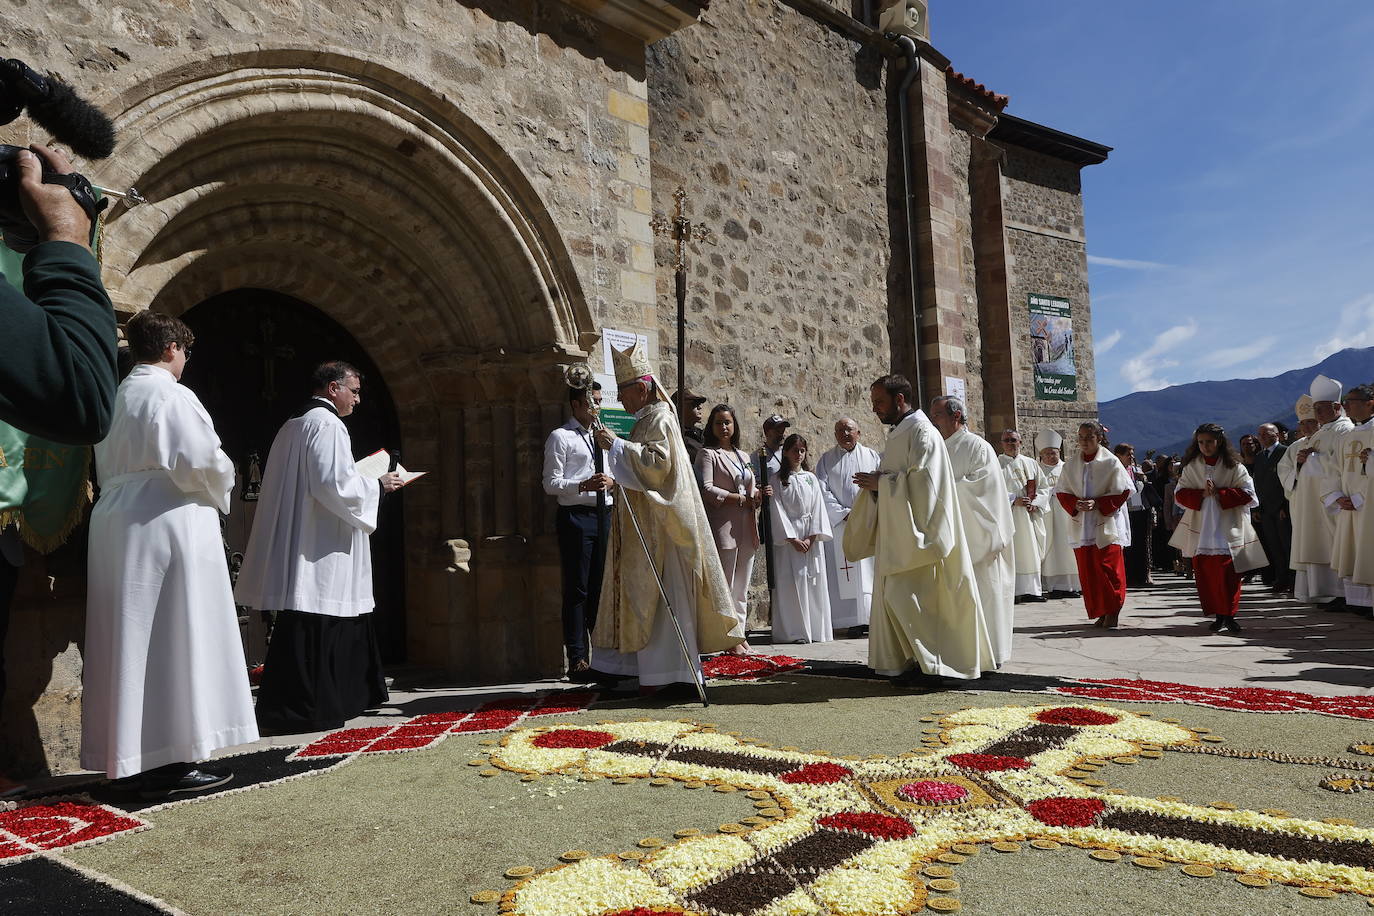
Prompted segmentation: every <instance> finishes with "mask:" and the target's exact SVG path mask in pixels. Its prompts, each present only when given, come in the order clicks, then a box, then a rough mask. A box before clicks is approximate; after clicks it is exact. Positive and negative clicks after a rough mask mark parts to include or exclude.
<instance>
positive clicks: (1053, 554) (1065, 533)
mask: <svg viewBox="0 0 1374 916" xmlns="http://www.w3.org/2000/svg"><path fill="white" fill-rule="evenodd" d="M1063 447H1064V437H1063V436H1061V435H1059V433H1057V432H1055V431H1054V430H1052V429H1042V430H1041V431H1040V432H1038V433H1036V434H1035V449H1036V454H1037V455H1038V456H1039V458H1040V473H1041V474H1043V475H1044V476H1045V489H1047V490H1048V491H1049V492H1051V493H1053V492H1054V491H1055V490H1056V489H1058V487H1059V475H1060V474H1061V473H1063V471H1064V461H1063V459H1062V458H1061V457H1060V450H1061V449H1062V448H1063ZM1072 528H1073V524H1072V522H1070V521H1069V514H1068V513H1067V512H1065V511H1064V507H1063V506H1061V505H1060V504H1059V500H1057V499H1056V500H1052V501H1051V503H1050V506H1049V508H1047V509H1046V510H1045V559H1044V561H1043V562H1042V563H1041V564H1040V586H1041V588H1043V589H1044V590H1045V597H1047V598H1078V597H1081V595H1082V592H1081V591H1080V586H1079V582H1078V563H1077V562H1076V561H1075V560H1074V558H1073V545H1072V544H1071V543H1069V536H1070V535H1069V532H1070V530H1071V529H1072Z"/></svg>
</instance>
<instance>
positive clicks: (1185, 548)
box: [1169, 423, 1269, 633]
mask: <svg viewBox="0 0 1374 916" xmlns="http://www.w3.org/2000/svg"><path fill="white" fill-rule="evenodd" d="M1174 501H1175V502H1177V503H1178V504H1179V505H1180V506H1182V507H1183V508H1184V510H1186V511H1184V513H1183V518H1182V519H1180V520H1179V523H1178V527H1177V528H1176V529H1175V530H1174V536H1173V537H1172V538H1170V539H1169V546H1171V547H1176V548H1178V550H1179V551H1180V552H1181V553H1182V554H1183V555H1184V556H1185V557H1191V558H1192V561H1193V579H1194V581H1195V582H1196V583H1197V595H1198V600H1200V601H1201V602H1202V610H1203V613H1206V614H1215V615H1216V618H1217V619H1216V620H1215V621H1214V622H1213V623H1212V624H1211V626H1210V627H1209V629H1211V630H1212V631H1213V632H1216V631H1218V630H1225V631H1227V632H1228V633H1239V632H1240V625H1239V624H1238V623H1236V611H1237V610H1238V609H1239V608H1240V576H1241V573H1244V572H1248V571H1250V570H1252V569H1259V568H1261V567H1263V566H1265V565H1267V564H1268V562H1269V560H1268V558H1267V557H1266V556H1265V555H1264V549H1263V548H1262V547H1260V543H1259V538H1258V537H1256V535H1255V529H1254V528H1253V527H1252V526H1251V524H1250V510H1251V509H1253V508H1255V507H1256V506H1258V505H1259V499H1258V498H1257V497H1256V496H1255V485H1254V482H1253V481H1252V480H1251V479H1250V472H1249V471H1248V470H1246V469H1245V465H1243V464H1241V462H1240V456H1239V455H1238V454H1236V451H1235V449H1233V448H1232V447H1231V443H1230V441H1229V440H1228V439H1227V438H1226V431H1225V430H1223V429H1222V428H1221V427H1220V426H1218V425H1217V424H1215V423H1204V424H1202V425H1201V426H1199V427H1198V428H1197V431H1196V432H1194V433H1193V442H1192V444H1191V445H1189V446H1188V451H1187V452H1185V453H1184V455H1183V475H1182V476H1181V477H1180V478H1179V481H1178V486H1177V487H1176V488H1175V490H1174Z"/></svg>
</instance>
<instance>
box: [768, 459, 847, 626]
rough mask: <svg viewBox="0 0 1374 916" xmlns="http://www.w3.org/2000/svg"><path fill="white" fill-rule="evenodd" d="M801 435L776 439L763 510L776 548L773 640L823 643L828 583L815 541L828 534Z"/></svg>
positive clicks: (827, 521)
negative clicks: (777, 453)
mask: <svg viewBox="0 0 1374 916" xmlns="http://www.w3.org/2000/svg"><path fill="white" fill-rule="evenodd" d="M808 448H809V446H808V445H807V442H806V439H805V438H804V437H803V436H801V435H799V434H798V433H793V434H792V435H790V436H788V437H787V438H786V439H785V440H783V443H782V467H781V468H779V469H778V483H777V485H776V486H775V487H773V499H772V500H771V504H770V507H769V511H770V512H771V513H772V516H773V543H774V544H775V545H776V546H777V548H778V549H777V550H776V551H775V553H774V556H775V557H776V558H777V561H778V567H777V572H778V576H777V583H778V588H777V592H776V593H775V598H774V602H775V603H774V605H773V643H774V645H777V644H780V643H785V642H791V643H807V642H828V641H829V640H830V638H831V620H830V585H829V583H828V581H827V578H826V570H825V552H824V550H823V549H822V548H821V546H820V542H821V541H828V540H830V539H831V538H832V537H833V534H832V531H831V528H830V513H828V512H827V511H826V509H825V494H824V493H823V492H822V490H821V482H820V480H818V479H817V478H816V475H815V474H812V473H811V465H810V464H809V463H808V462H807V460H806V455H807V450H808Z"/></svg>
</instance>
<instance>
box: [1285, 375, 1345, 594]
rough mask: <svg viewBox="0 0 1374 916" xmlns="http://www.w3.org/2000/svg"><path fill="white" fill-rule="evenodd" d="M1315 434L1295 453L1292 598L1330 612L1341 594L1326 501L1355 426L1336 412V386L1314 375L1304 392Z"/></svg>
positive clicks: (1333, 521)
mask: <svg viewBox="0 0 1374 916" xmlns="http://www.w3.org/2000/svg"><path fill="white" fill-rule="evenodd" d="M1308 394H1309V395H1311V397H1312V413H1313V414H1314V416H1315V417H1316V420H1317V424H1318V427H1317V431H1316V432H1314V433H1313V434H1312V435H1310V436H1308V437H1307V442H1306V443H1305V444H1304V445H1303V447H1302V448H1301V449H1299V450H1298V455H1297V462H1298V464H1299V465H1301V469H1300V470H1299V471H1298V484H1297V491H1296V493H1295V494H1294V496H1293V497H1292V500H1291V505H1292V507H1293V570H1294V592H1293V593H1294V595H1295V596H1296V597H1297V599H1298V600H1299V601H1306V602H1309V603H1311V604H1325V605H1326V609H1327V610H1329V611H1343V610H1345V590H1344V589H1343V588H1342V587H1341V581H1340V576H1338V575H1337V574H1336V571H1335V570H1334V569H1332V568H1331V543H1332V541H1333V540H1334V539H1335V537H1336V519H1335V518H1334V517H1333V516H1332V515H1331V513H1330V512H1329V511H1328V510H1327V507H1326V501H1325V497H1326V496H1327V495H1328V494H1330V492H1331V491H1332V490H1333V489H1334V488H1335V487H1334V485H1333V484H1332V483H1331V481H1332V479H1333V478H1334V477H1335V476H1336V474H1337V472H1338V471H1339V468H1340V465H1339V459H1338V458H1337V449H1338V448H1339V446H1340V443H1341V439H1342V437H1344V436H1345V434H1346V433H1348V432H1349V431H1350V430H1351V429H1353V428H1354V426H1355V424H1353V423H1351V422H1350V420H1349V419H1348V418H1346V417H1345V416H1344V414H1343V413H1342V412H1341V404H1340V400H1341V383H1340V382H1339V381H1337V380H1336V379H1331V378H1327V377H1326V376H1324V375H1319V376H1317V377H1316V379H1314V380H1313V382H1312V389H1311V390H1310V391H1309V392H1308Z"/></svg>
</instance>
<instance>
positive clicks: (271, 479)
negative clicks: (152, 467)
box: [234, 401, 381, 617]
mask: <svg viewBox="0 0 1374 916" xmlns="http://www.w3.org/2000/svg"><path fill="white" fill-rule="evenodd" d="M318 403H319V406H317V407H313V408H311V409H310V410H308V411H306V412H305V414H304V415H302V416H299V417H295V418H293V419H291V420H287V421H286V423H284V424H282V428H281V429H280V430H279V431H278V432H277V437H276V438H275V439H273V440H272V450H271V452H269V453H268V456H267V468H266V470H265V471H264V472H263V475H262V490H261V491H260V492H259V494H258V511H257V514H256V515H255V516H254V517H253V532H252V534H251V535H250V536H249V538H248V549H247V550H246V551H244V555H243V566H242V568H240V570H239V578H238V584H237V586H236V587H235V590H234V595H235V597H237V598H238V602H239V604H242V605H245V606H247V607H251V608H259V609H261V610H265V611H282V610H286V611H301V612H303V613H306V614H321V615H323V616H326V617H357V616H359V615H361V614H367V613H370V612H371V611H372V608H373V607H374V605H375V602H374V600H373V597H372V550H371V548H370V547H369V545H368V540H367V539H368V535H370V534H371V533H372V532H373V531H375V530H376V528H377V504H378V502H379V500H380V498H381V484H380V483H379V482H378V481H376V480H369V479H368V478H366V477H363V476H361V475H360V474H359V473H358V471H357V469H356V468H355V467H354V461H353V451H352V448H353V447H352V443H351V440H350V439H349V436H348V428H347V427H346V426H344V422H343V420H341V419H339V417H338V415H337V414H336V413H335V412H334V411H333V410H332V409H331V408H330V405H329V404H328V403H327V402H324V401H319V402H318Z"/></svg>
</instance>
